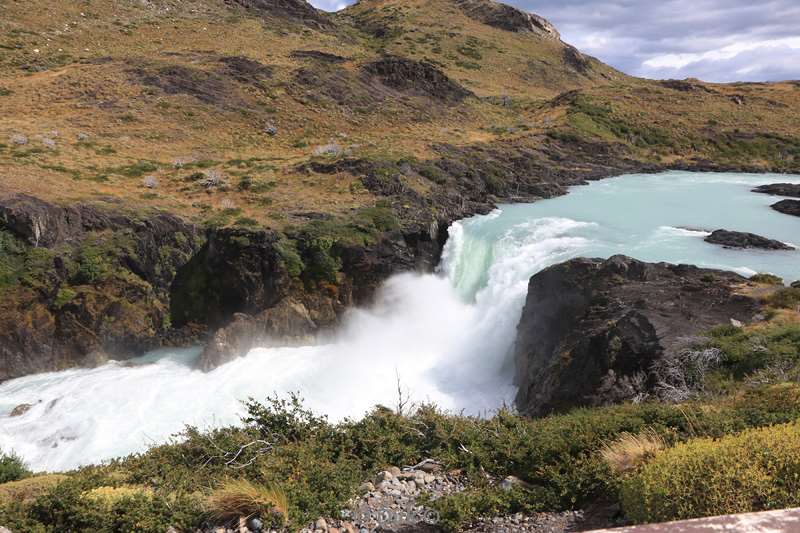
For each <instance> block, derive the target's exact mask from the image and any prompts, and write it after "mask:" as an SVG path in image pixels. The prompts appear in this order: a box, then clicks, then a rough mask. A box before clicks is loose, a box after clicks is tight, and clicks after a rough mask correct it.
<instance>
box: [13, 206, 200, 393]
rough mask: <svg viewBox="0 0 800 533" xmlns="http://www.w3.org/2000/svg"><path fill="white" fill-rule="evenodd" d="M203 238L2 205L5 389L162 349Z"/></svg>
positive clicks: (143, 222) (90, 211)
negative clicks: (182, 277) (179, 278)
mask: <svg viewBox="0 0 800 533" xmlns="http://www.w3.org/2000/svg"><path fill="white" fill-rule="evenodd" d="M199 239H200V236H199V235H198V233H197V231H196V229H195V228H194V227H193V226H191V225H189V224H186V223H185V222H183V221H182V220H181V219H179V218H178V217H175V216H172V215H169V214H166V213H160V212H150V213H147V214H137V213H134V212H125V210H123V209H120V206H109V205H89V204H76V205H74V206H70V207H61V206H57V205H53V204H49V203H47V202H44V201H41V200H38V199H36V198H32V197H29V196H24V195H19V196H13V197H10V198H5V199H2V200H0V248H2V261H0V271H2V277H0V279H1V280H2V285H0V290H2V291H3V293H2V298H0V381H3V380H5V379H10V378H13V377H17V376H22V375H25V374H29V373H34V372H41V371H46V370H57V369H61V368H66V367H70V366H76V365H92V364H96V363H99V362H103V361H105V360H106V359H107V358H108V357H109V355H113V356H115V357H118V358H125V357H130V356H133V355H136V354H139V353H141V352H142V351H145V350H148V349H151V348H153V347H155V346H158V344H159V342H160V341H159V339H160V337H161V336H162V335H164V334H165V333H166V331H167V330H168V328H169V313H168V308H167V305H166V302H167V301H168V298H169V289H170V285H171V283H172V280H173V276H174V273H175V271H176V270H177V269H178V268H180V267H181V266H182V265H183V264H184V263H185V262H186V261H188V260H189V258H190V257H191V256H192V254H194V252H195V250H196V248H197V247H198V241H199Z"/></svg>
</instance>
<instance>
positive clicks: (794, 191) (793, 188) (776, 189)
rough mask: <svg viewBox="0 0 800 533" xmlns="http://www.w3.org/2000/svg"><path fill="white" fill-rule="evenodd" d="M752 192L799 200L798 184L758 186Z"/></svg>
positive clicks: (799, 190) (799, 184)
mask: <svg viewBox="0 0 800 533" xmlns="http://www.w3.org/2000/svg"><path fill="white" fill-rule="evenodd" d="M753 192H760V193H764V194H774V195H775V196H789V197H792V198H800V183H771V184H769V185H759V186H758V187H756V188H755V189H753Z"/></svg>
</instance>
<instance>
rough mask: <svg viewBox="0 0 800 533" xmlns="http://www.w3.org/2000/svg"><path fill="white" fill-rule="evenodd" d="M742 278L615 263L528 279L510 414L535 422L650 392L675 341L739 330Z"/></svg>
mask: <svg viewBox="0 0 800 533" xmlns="http://www.w3.org/2000/svg"><path fill="white" fill-rule="evenodd" d="M746 281H747V280H746V279H745V278H742V277H741V276H738V275H736V274H733V273H730V272H721V271H715V270H707V269H701V268H697V267H694V266H688V265H670V264H665V263H658V264H651V263H643V262H641V261H637V260H635V259H631V258H628V257H624V256H615V257H612V258H610V259H608V260H601V259H574V260H571V261H567V262H566V263H562V264H559V265H555V266H553V267H550V268H548V269H545V270H543V271H542V272H539V273H538V274H536V275H534V276H533V277H532V278H531V280H530V283H529V285H528V296H527V299H526V302H525V308H524V310H523V312H522V317H521V319H520V322H519V325H518V327H517V339H516V344H515V348H514V358H515V364H516V382H517V385H518V386H519V392H518V395H517V398H516V402H517V407H518V408H519V409H520V411H522V412H524V413H526V414H531V415H542V414H547V413H550V412H552V411H559V410H564V409H567V408H570V407H574V406H580V405H593V404H602V403H605V402H606V401H614V400H619V399H620V398H619V397H618V394H619V393H620V392H621V391H625V390H627V389H631V388H632V384H633V385H635V387H633V388H636V387H639V390H637V391H634V392H647V390H649V389H650V388H651V387H652V386H653V385H654V383H653V382H652V379H651V376H650V375H649V373H650V369H651V367H652V365H653V364H654V363H655V362H656V361H658V360H659V359H660V358H662V357H664V355H665V354H667V353H669V352H670V350H676V349H679V348H680V347H681V346H682V343H683V339H685V338H686V337H690V336H695V335H698V334H700V333H702V332H704V331H706V330H707V329H709V328H711V327H713V326H716V325H719V324H729V323H730V321H731V319H734V320H738V321H741V322H747V321H749V320H750V319H751V318H752V316H753V315H754V314H755V313H756V311H757V308H758V305H757V303H756V302H755V301H754V300H752V299H750V298H749V297H745V296H742V295H739V294H737V292H736V291H737V287H739V286H741V285H743V284H744V283H746Z"/></svg>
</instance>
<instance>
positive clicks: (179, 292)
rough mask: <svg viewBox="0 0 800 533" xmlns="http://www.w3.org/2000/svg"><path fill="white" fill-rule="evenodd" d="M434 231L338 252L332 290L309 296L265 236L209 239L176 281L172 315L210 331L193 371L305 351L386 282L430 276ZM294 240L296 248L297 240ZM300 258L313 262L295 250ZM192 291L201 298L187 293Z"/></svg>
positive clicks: (439, 240)
mask: <svg viewBox="0 0 800 533" xmlns="http://www.w3.org/2000/svg"><path fill="white" fill-rule="evenodd" d="M438 228H439V225H438V224H433V225H432V226H431V227H429V228H426V229H423V230H421V231H419V232H413V231H409V232H405V233H403V232H399V231H397V232H388V233H387V234H385V235H384V236H383V237H382V238H381V239H379V240H378V242H376V243H374V244H371V245H365V246H346V245H337V247H336V248H335V249H334V250H333V253H334V254H335V255H336V257H338V258H339V260H340V261H341V270H340V272H339V275H338V280H337V283H336V285H332V284H324V283H323V284H322V285H324V286H320V285H316V284H315V285H313V286H312V287H311V288H310V289H309V288H308V287H306V286H304V284H303V283H301V282H300V280H297V279H290V277H289V275H288V273H287V272H286V270H285V265H284V264H283V262H282V260H281V259H280V257H279V253H280V252H279V251H278V247H276V244H277V243H276V241H274V240H272V237H271V236H270V235H268V234H267V235H266V236H265V238H264V239H263V240H259V239H257V238H256V239H249V242H248V243H242V242H238V243H237V242H236V241H238V240H240V239H241V237H242V236H241V235H237V232H236V231H235V230H225V231H223V232H222V233H220V234H219V235H217V236H215V237H214V238H210V239H209V241H208V243H207V245H206V247H204V249H203V250H202V251H201V252H200V253H198V255H197V258H196V259H195V260H193V261H192V262H191V263H190V264H187V265H186V267H185V269H184V272H181V273H180V274H179V277H178V278H177V279H176V283H175V287H176V291H175V292H174V293H173V299H172V302H173V315H174V316H176V317H182V318H181V319H182V320H188V321H199V322H203V323H207V324H210V325H212V327H214V328H216V332H215V333H214V335H213V337H212V339H211V341H210V342H209V343H208V344H207V346H206V348H205V349H204V351H203V353H202V355H201V357H200V359H199V360H198V367H199V368H201V369H203V370H206V371H208V370H211V369H213V368H215V367H217V366H219V365H221V364H224V363H227V362H229V361H231V360H233V359H235V358H236V357H240V356H243V355H245V354H246V353H247V352H248V351H249V350H251V349H252V348H254V347H269V346H290V345H297V344H300V343H307V342H309V341H310V340H311V339H313V338H314V337H315V336H316V335H318V334H319V333H321V332H324V331H327V330H330V329H331V328H333V327H334V326H335V325H336V324H337V323H338V322H339V320H340V318H341V316H342V315H343V313H344V311H345V310H346V309H347V308H349V307H351V306H353V305H359V304H366V303H368V302H369V301H370V300H371V298H372V296H373V294H374V293H375V291H376V290H377V289H378V287H379V286H380V284H381V283H382V282H383V281H384V280H385V279H386V278H388V277H389V276H391V275H392V274H395V273H397V272H402V271H415V270H421V271H430V270H431V269H433V267H434V266H435V264H436V263H437V262H438V258H439V253H440V251H441V247H442V245H443V244H444V242H443V241H444V237H443V236H442V235H440V232H439V229H438ZM231 238H233V242H231ZM298 239H300V241H301V242H302V236H298ZM231 247H234V248H236V247H239V248H244V249H238V250H236V249H233V250H232V249H231ZM301 255H302V256H303V258H304V260H305V261H307V262H309V263H310V262H311V261H313V258H312V257H310V256H307V255H305V254H304V253H303V251H302V250H301ZM223 268H227V270H228V271H229V272H228V273H227V274H223V275H222V276H223V277H224V280H223V279H220V280H215V281H213V282H209V281H208V279H209V278H211V277H214V276H216V275H217V274H218V273H220V272H221V269H223ZM193 280H195V281H193ZM276 280H277V282H276ZM306 281H307V282H308V281H310V280H306ZM197 285H199V286H203V287H206V288H207V290H206V291H205V292H204V293H198V292H197V291H192V290H191V287H193V286H197ZM245 288H246V289H247V290H242V289H245ZM187 290H189V291H190V293H187V292H186V291H187ZM237 291H238V292H237ZM187 313H188V314H187ZM197 313H199V314H197ZM229 317H233V318H232V320H231V319H230V318H229Z"/></svg>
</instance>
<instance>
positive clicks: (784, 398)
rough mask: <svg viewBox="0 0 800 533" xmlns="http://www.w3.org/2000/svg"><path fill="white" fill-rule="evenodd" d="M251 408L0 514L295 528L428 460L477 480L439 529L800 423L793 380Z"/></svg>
mask: <svg viewBox="0 0 800 533" xmlns="http://www.w3.org/2000/svg"><path fill="white" fill-rule="evenodd" d="M247 410H248V415H247V416H246V417H245V419H244V421H243V422H244V425H243V426H242V427H238V428H225V429H219V430H213V431H210V432H201V431H199V430H197V429H194V428H187V430H186V431H185V432H184V433H183V434H182V435H180V437H179V438H178V440H177V441H176V442H175V443H172V444H167V445H163V446H158V447H155V448H153V449H152V450H150V451H149V452H147V453H144V454H140V455H134V456H131V457H128V458H125V459H121V460H117V461H114V462H112V463H110V464H108V465H105V466H98V467H87V468H83V469H81V470H78V471H76V472H73V473H71V474H69V476H68V477H67V478H66V479H64V480H63V481H60V482H59V483H58V484H56V485H55V486H49V487H48V486H44V487H42V488H41V490H40V491H39V493H38V494H37V495H35V497H34V496H33V495H28V496H27V497H26V498H24V499H22V498H21V499H19V500H18V501H16V502H15V503H13V504H10V505H6V506H4V507H2V510H0V521H2V522H3V523H6V524H9V527H12V528H14V527H17V528H18V529H21V530H25V531H46V530H48V531H49V530H52V528H55V529H56V530H69V531H88V530H95V531H123V530H125V531H127V530H128V529H125V527H128V526H126V524H128V525H129V524H132V523H137V524H140V526H137V527H138V529H136V530H137V531H148V532H149V531H153V532H158V533H163V531H164V530H165V529H166V527H167V526H168V525H175V527H179V526H180V527H196V526H197V525H199V524H201V523H203V522H204V521H207V520H211V521H213V520H214V519H215V518H222V517H227V516H233V515H234V514H237V513H241V514H243V515H245V516H247V515H252V514H259V516H261V517H262V519H264V518H267V519H268V520H269V519H275V520H277V521H278V522H280V521H281V520H284V519H288V521H289V524H291V525H292V527H300V526H302V525H304V524H306V523H308V522H309V521H311V520H314V519H316V518H317V517H318V516H338V514H339V512H340V510H341V509H343V508H345V507H346V505H347V500H348V499H349V498H350V497H352V496H353V495H355V493H356V490H357V487H358V485H359V484H360V483H361V482H362V481H364V480H365V479H369V478H371V477H372V476H373V475H374V474H375V472H377V471H378V470H381V469H384V468H386V467H387V466H389V465H412V464H417V463H418V462H419V461H421V460H422V459H426V458H433V459H435V460H437V461H439V462H441V463H442V464H443V465H444V466H445V467H446V468H448V469H456V468H457V469H461V470H462V471H463V472H464V474H465V475H466V476H467V477H468V479H470V480H471V481H470V486H471V487H472V488H470V489H469V490H468V491H467V492H465V493H462V494H458V495H453V496H449V497H445V498H442V499H439V500H437V501H435V502H431V503H430V505H431V506H432V507H433V508H434V509H436V510H437V511H439V513H440V515H441V517H442V524H443V525H444V526H446V527H447V528H449V529H457V528H458V527H460V526H462V525H464V524H467V523H469V522H470V521H471V520H473V519H475V518H476V517H477V516H481V515H483V514H492V513H495V514H505V513H513V512H518V511H546V510H547V511H550V510H563V509H572V508H580V507H581V506H583V505H585V504H587V503H589V502H591V501H594V500H595V499H597V498H601V497H602V498H612V499H616V498H618V494H619V493H618V487H619V485H620V483H622V482H623V481H624V480H625V479H626V476H629V475H630V472H631V471H638V470H640V469H641V468H645V469H646V468H647V466H646V465H649V464H650V462H646V461H648V460H653V461H654V460H659V458H661V457H671V456H669V455H666V456H662V454H663V453H667V452H661V451H659V450H660V449H661V448H662V447H665V446H670V445H673V444H675V443H680V442H686V441H689V442H691V439H695V438H698V437H700V438H702V437H708V438H720V437H723V436H725V435H730V434H735V433H736V432H738V431H742V430H746V429H748V428H753V427H763V426H768V425H771V424H779V423H788V422H791V421H793V420H795V419H797V418H799V417H800V386H797V385H779V386H767V387H760V388H756V389H753V390H748V391H744V392H740V393H737V394H733V395H728V396H725V397H721V398H718V399H716V400H714V401H713V402H709V401H705V402H690V403H686V404H682V405H680V406H671V405H665V404H659V403H645V404H640V405H634V404H629V405H621V406H616V407H606V408H593V409H578V410H576V411H574V412H572V413H569V414H565V415H559V416H551V417H547V418H543V419H538V420H531V419H525V418H522V417H520V416H518V415H515V414H514V413H512V412H509V411H500V412H498V413H497V414H496V415H495V416H493V417H492V418H488V419H481V418H473V417H466V416H457V415H452V414H447V413H442V412H440V411H438V410H437V409H436V408H434V407H432V406H423V407H420V408H419V409H418V410H417V411H416V412H415V413H413V414H411V415H407V416H404V415H400V414H397V413H396V412H395V411H393V410H390V409H387V408H383V407H378V408H376V409H375V410H374V411H373V412H372V413H370V414H368V415H367V416H366V417H365V418H363V419H362V420H359V421H351V420H347V421H344V422H341V423H337V424H332V423H330V422H328V421H327V420H326V419H325V418H323V417H318V416H316V415H314V414H312V413H311V412H310V411H308V410H306V409H305V408H304V407H303V405H302V402H301V401H300V400H299V399H298V398H296V397H294V398H291V399H289V400H279V399H271V400H269V401H267V402H266V403H264V404H261V403H257V402H254V401H251V402H249V403H248V404H247ZM709 442H710V441H709ZM609 461H611V462H612V464H614V465H615V467H614V468H611V467H609V464H608V463H609ZM642 462H644V464H645V466H644V467H641V466H640V465H641V463H642ZM620 466H624V467H623V468H619V467H620ZM645 471H646V470H645ZM487 473H488V474H490V475H491V476H492V477H493V478H495V479H501V478H503V477H505V476H516V477H518V478H520V479H521V480H522V481H523V482H524V483H525V485H524V486H520V487H517V488H514V490H512V491H503V490H501V489H499V488H498V487H497V485H494V484H492V483H489V482H488V481H487V479H486V474H487ZM33 479H36V478H33ZM0 490H2V485H0ZM109 516H113V517H114V520H115V522H114V523H113V524H110V523H108V522H106V521H107V520H109ZM632 516H634V515H632ZM635 516H636V517H638V516H640V515H635ZM276 523H277V522H276ZM24 528H28V529H24ZM59 528H61V529H59ZM92 528H94V529H92Z"/></svg>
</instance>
